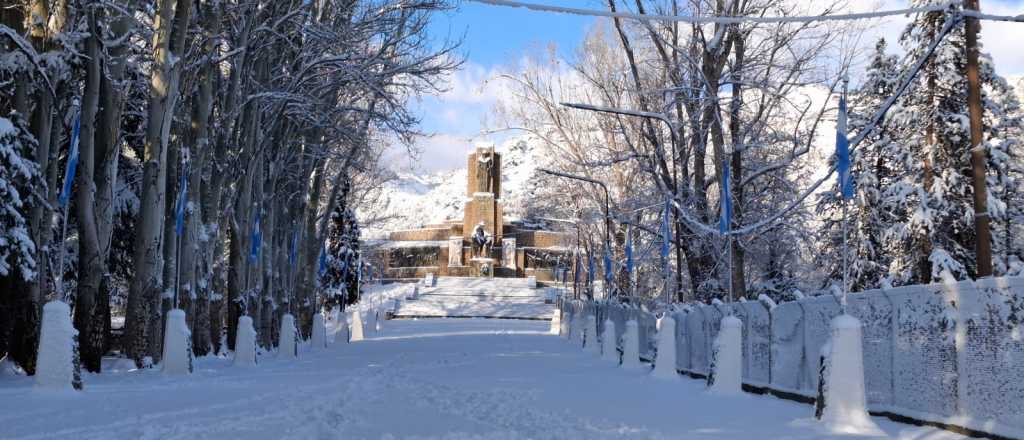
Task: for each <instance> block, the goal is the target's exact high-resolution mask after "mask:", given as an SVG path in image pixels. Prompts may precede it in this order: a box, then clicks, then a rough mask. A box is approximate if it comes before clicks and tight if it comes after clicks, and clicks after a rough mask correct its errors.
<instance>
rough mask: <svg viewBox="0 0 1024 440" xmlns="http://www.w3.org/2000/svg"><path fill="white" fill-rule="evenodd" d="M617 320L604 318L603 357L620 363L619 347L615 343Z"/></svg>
mask: <svg viewBox="0 0 1024 440" xmlns="http://www.w3.org/2000/svg"><path fill="white" fill-rule="evenodd" d="M615 340H616V333H615V321H612V320H611V318H608V319H605V320H604V333H603V334H602V335H601V359H604V360H608V361H613V362H615V363H616V364H617V363H619V347H618V346H617V344H616V343H615V342H616V341H615Z"/></svg>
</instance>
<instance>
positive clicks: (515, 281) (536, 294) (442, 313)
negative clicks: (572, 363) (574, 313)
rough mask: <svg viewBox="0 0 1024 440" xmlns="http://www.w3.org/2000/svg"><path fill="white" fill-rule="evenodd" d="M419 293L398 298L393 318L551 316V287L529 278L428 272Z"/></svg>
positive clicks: (540, 318) (547, 318)
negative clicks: (446, 275) (450, 275)
mask: <svg viewBox="0 0 1024 440" xmlns="http://www.w3.org/2000/svg"><path fill="white" fill-rule="evenodd" d="M415 292H416V293H415V294H413V295H412V296H410V297H408V298H406V299H404V300H401V301H399V302H398V304H397V306H396V307H395V310H394V312H393V315H392V317H393V318H394V319H414V318H498V319H536V320H549V319H551V314H552V312H553V311H554V297H553V296H552V295H553V294H552V293H551V292H552V289H547V288H544V287H538V286H537V284H536V282H535V281H532V280H531V279H529V278H476V277H437V278H433V277H431V276H428V277H427V278H426V279H425V280H423V281H422V282H420V283H419V284H418V285H417V287H416V291H415Z"/></svg>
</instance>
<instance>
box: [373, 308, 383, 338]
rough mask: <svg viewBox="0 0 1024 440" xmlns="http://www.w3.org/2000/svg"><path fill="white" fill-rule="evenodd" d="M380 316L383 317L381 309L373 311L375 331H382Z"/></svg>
mask: <svg viewBox="0 0 1024 440" xmlns="http://www.w3.org/2000/svg"><path fill="white" fill-rule="evenodd" d="M380 318H381V316H380V309H376V310H374V311H373V331H374V332H375V333H380V321H381V319H380Z"/></svg>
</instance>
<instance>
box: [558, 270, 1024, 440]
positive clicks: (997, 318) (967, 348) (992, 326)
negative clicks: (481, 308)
mask: <svg viewBox="0 0 1024 440" xmlns="http://www.w3.org/2000/svg"><path fill="white" fill-rule="evenodd" d="M564 306H565V307H564V308H563V313H566V314H569V315H574V316H572V317H575V316H578V315H579V314H582V313H595V314H596V316H597V317H598V323H599V326H602V327H603V322H604V320H605V319H606V318H608V317H610V318H611V319H612V320H613V321H615V323H616V330H617V331H618V333H619V335H618V336H620V337H621V333H622V331H623V330H624V329H625V325H624V323H625V321H626V320H628V319H631V318H632V319H636V320H637V321H638V323H639V324H640V352H641V357H642V358H644V359H647V360H651V359H654V357H655V348H656V343H655V334H656V330H655V322H656V318H655V316H654V314H653V313H649V312H646V311H643V310H641V309H638V308H636V307H633V306H626V305H620V304H612V303H583V302H572V303H566V304H565V305H564ZM848 310H849V313H850V314H851V315H853V316H855V317H857V318H858V319H860V320H861V322H862V323H863V326H864V329H863V331H864V341H863V343H864V375H865V386H866V388H867V390H866V391H867V398H868V406H869V409H870V410H871V411H873V412H876V413H886V414H890V415H894V416H902V417H908V418H911V419H915V420H920V421H927V422H933V423H938V424H943V425H948V426H953V427H962V428H967V429H970V430H974V431H979V432H984V433H989V434H995V435H999V436H1005V437H1016V438H1024V278H1017V277H1012V278H995V279H985V280H981V281H978V282H969V281H965V282H960V283H956V284H931V285H918V286H905V287H899V288H895V289H885V290H871V291H867V292H863V293H856V294H852V295H850V297H849V308H848ZM672 313H673V315H674V317H675V319H676V322H677V325H676V332H677V334H676V344H677V365H676V368H677V369H678V370H679V371H680V372H682V373H687V374H690V375H694V376H704V375H706V374H707V372H708V365H709V356H710V353H711V344H712V341H713V340H714V338H715V336H716V335H717V334H718V331H719V323H720V321H721V319H722V317H723V316H726V315H728V314H734V315H736V316H737V317H738V318H740V320H742V321H743V381H744V383H745V384H746V385H748V386H751V387H754V388H757V389H760V390H765V391H771V392H774V393H776V394H781V395H786V396H788V397H791V398H797V399H801V400H805V401H813V399H814V396H815V394H816V391H817V377H818V375H817V371H818V366H819V364H818V362H819V358H820V352H821V348H822V346H823V345H824V344H825V343H826V342H827V338H828V335H829V322H830V321H831V319H832V318H833V317H835V316H836V315H838V314H839V302H838V301H837V299H836V298H835V297H833V296H832V295H823V296H817V297H810V298H806V299H802V300H799V301H794V302H788V303H783V304H780V305H778V306H775V307H773V305H772V304H766V303H762V302H758V301H745V302H738V303H732V304H717V305H687V306H684V307H682V308H681V309H677V310H676V311H674V312H672ZM565 318H567V317H563V319H565ZM599 331H600V328H599Z"/></svg>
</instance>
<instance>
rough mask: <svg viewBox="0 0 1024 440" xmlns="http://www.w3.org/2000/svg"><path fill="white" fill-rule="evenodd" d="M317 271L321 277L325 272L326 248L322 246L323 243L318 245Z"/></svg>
mask: <svg viewBox="0 0 1024 440" xmlns="http://www.w3.org/2000/svg"><path fill="white" fill-rule="evenodd" d="M317 273H318V274H319V275H320V276H321V277H323V276H324V274H325V273H327V248H326V247H324V245H323V244H321V245H320V258H319V267H318V268H317Z"/></svg>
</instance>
